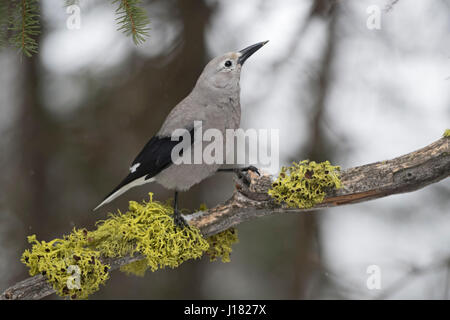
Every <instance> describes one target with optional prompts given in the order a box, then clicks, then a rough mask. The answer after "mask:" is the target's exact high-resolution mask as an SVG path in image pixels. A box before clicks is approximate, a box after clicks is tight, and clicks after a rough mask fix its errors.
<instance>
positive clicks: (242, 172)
mask: <svg viewBox="0 0 450 320" xmlns="http://www.w3.org/2000/svg"><path fill="white" fill-rule="evenodd" d="M247 171H251V172H254V173H257V174H258V176H261V174H260V173H259V170H258V168H256V167H254V166H248V167H244V168H236V169H234V172H235V173H236V175H237V176H238V178H239V179H240V180H242V182H244V184H245V185H246V186H247V187H249V186H250V184H251V183H252V180H251V178H250V177H249V176H248V174H247V173H246V172H247Z"/></svg>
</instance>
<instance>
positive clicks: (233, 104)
mask: <svg viewBox="0 0 450 320" xmlns="http://www.w3.org/2000/svg"><path fill="white" fill-rule="evenodd" d="M267 42H268V41H264V42H259V43H256V44H254V45H252V46H249V47H247V48H245V49H243V50H241V51H238V52H229V53H226V54H224V55H222V56H219V57H216V58H214V59H212V60H211V61H210V62H209V63H208V64H207V65H206V67H205V68H204V70H203V72H202V74H201V75H200V77H199V78H198V80H197V83H196V85H195V87H194V89H193V90H192V91H191V93H190V94H189V95H188V96H187V97H186V98H184V99H183V100H182V101H181V102H180V103H178V104H177V105H176V106H175V108H173V109H172V111H171V112H170V113H169V115H168V116H167V118H166V120H165V121H164V123H163V125H162V127H161V129H160V130H159V131H158V133H157V134H156V135H155V136H154V137H152V138H151V139H150V141H148V142H147V144H146V145H145V146H144V148H143V149H142V151H141V152H140V153H139V154H138V156H137V157H136V159H134V161H133V162H132V164H131V167H130V173H129V174H128V175H127V176H126V177H125V179H123V180H122V182H121V183H120V184H119V185H118V186H117V187H116V188H114V190H113V191H111V193H110V194H108V195H107V196H106V197H105V199H104V200H103V201H102V203H100V204H99V205H98V206H97V207H96V208H95V209H94V210H96V209H98V208H100V207H101V206H103V205H105V204H107V203H109V202H111V201H112V200H114V199H115V198H117V197H118V196H120V195H122V194H123V193H124V192H126V191H128V190H129V189H131V188H133V187H135V186H139V185H142V184H145V183H149V182H158V183H159V184H161V185H162V186H164V187H165V188H167V189H169V190H174V191H175V197H174V198H175V199H174V221H175V223H176V224H177V225H179V226H185V225H186V222H185V221H184V219H183V218H182V217H181V214H180V212H179V211H178V192H179V191H186V190H188V189H189V188H191V187H192V186H193V185H195V184H197V183H199V182H200V181H202V180H204V179H206V178H208V177H209V176H211V175H212V174H214V173H215V172H217V171H234V172H239V171H241V170H252V171H256V172H257V169H256V168H255V167H252V166H250V167H246V168H232V169H220V167H221V166H222V165H220V164H215V163H213V164H206V163H201V164H186V163H181V164H174V163H173V159H172V156H171V155H172V150H173V149H174V147H175V146H176V145H177V144H179V143H180V141H172V139H171V136H172V133H173V132H174V130H177V129H186V130H187V131H189V132H190V133H191V137H192V136H194V134H193V132H194V121H201V123H202V129H203V131H205V130H207V129H210V128H214V129H217V130H219V131H220V132H221V133H222V136H223V137H224V141H223V143H224V145H225V143H226V141H225V137H226V135H225V130H226V129H237V128H239V126H240V120H241V105H240V86H239V79H240V75H241V67H242V65H243V64H244V62H245V61H246V60H247V59H248V58H249V57H250V56H251V55H252V54H253V53H255V52H256V51H257V50H259V49H260V48H261V47H262V46H264V45H265V44H266V43H267ZM191 143H192V144H193V145H195V144H197V143H200V144H202V143H203V142H202V141H193V140H192V141H191ZM191 149H192V150H191V152H192V153H193V149H194V148H191ZM224 150H225V149H224ZM224 157H225V155H224Z"/></svg>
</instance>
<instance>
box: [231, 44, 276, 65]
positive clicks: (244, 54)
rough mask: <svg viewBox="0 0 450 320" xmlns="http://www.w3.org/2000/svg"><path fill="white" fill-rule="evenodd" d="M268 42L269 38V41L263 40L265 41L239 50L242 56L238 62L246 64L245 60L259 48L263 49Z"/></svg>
mask: <svg viewBox="0 0 450 320" xmlns="http://www.w3.org/2000/svg"><path fill="white" fill-rule="evenodd" d="M267 42H269V40H267V41H263V42H258V43H255V44H254V45H251V46H249V47H247V48H245V49H242V50H241V51H239V53H240V54H241V56H240V57H239V59H238V64H240V65H241V66H242V65H243V64H244V62H245V60H247V59H248V58H250V56H251V55H252V54H254V53H255V52H256V51H258V50H259V49H261V48H262V47H263V46H264V45H265V44H266V43H267Z"/></svg>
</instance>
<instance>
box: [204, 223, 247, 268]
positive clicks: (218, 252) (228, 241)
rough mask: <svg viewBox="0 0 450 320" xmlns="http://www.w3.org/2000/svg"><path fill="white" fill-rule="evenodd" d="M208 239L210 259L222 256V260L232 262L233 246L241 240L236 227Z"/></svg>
mask: <svg viewBox="0 0 450 320" xmlns="http://www.w3.org/2000/svg"><path fill="white" fill-rule="evenodd" d="M207 240H208V243H209V249H208V251H207V252H206V254H207V255H208V256H209V259H210V261H215V260H217V258H218V257H220V258H222V262H230V253H231V251H232V249H231V246H232V245H233V244H235V243H237V242H239V239H238V235H237V230H236V229H235V228H230V229H227V230H225V231H222V232H220V233H218V234H215V235H213V236H211V237H209V238H208V239H207Z"/></svg>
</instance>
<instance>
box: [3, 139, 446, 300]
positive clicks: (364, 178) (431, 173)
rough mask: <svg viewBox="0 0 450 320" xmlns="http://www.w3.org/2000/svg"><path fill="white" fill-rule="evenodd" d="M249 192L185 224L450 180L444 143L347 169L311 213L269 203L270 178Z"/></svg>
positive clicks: (213, 225)
mask: <svg viewBox="0 0 450 320" xmlns="http://www.w3.org/2000/svg"><path fill="white" fill-rule="evenodd" d="M249 174H250V175H251V178H252V183H251V184H250V187H247V186H245V185H244V184H242V183H241V182H240V181H237V184H236V191H235V192H234V194H233V196H232V197H231V198H230V199H229V200H228V201H226V202H225V203H223V204H220V205H218V206H216V207H214V208H212V209H210V210H208V211H206V212H197V213H195V214H193V215H191V216H189V217H187V220H188V221H189V224H190V225H193V226H196V227H197V228H199V229H200V230H201V232H202V233H203V235H205V236H211V235H214V234H216V233H219V232H221V231H223V230H226V229H228V228H230V227H233V226H236V225H238V224H240V223H242V222H245V221H249V220H251V219H255V218H259V217H264V216H269V215H274V214H279V213H301V212H305V211H311V210H314V209H318V208H325V207H335V206H341V205H345V204H353V203H358V202H363V201H368V200H373V199H377V198H382V197H386V196H389V195H393V194H398V193H406V192H411V191H415V190H418V189H421V188H423V187H425V186H427V185H429V184H432V183H435V182H438V181H440V180H443V179H445V178H447V177H448V176H449V175H450V138H441V139H439V140H438V141H436V142H434V143H432V144H430V145H428V146H426V147H424V148H422V149H419V150H417V151H414V152H411V153H408V154H406V155H403V156H401V157H398V158H395V159H392V160H387V161H380V162H376V163H372V164H367V165H363V166H359V167H354V168H349V169H346V170H344V171H342V173H341V181H342V186H343V187H342V188H341V189H339V190H334V191H331V192H330V193H329V194H328V195H327V196H326V197H325V199H324V201H323V202H322V203H320V204H319V205H317V206H316V207H314V208H310V209H299V208H287V207H286V206H283V205H279V204H277V203H275V202H274V201H273V200H272V199H271V198H270V196H269V195H268V194H267V191H268V190H269V188H270V187H271V184H272V179H273V177H271V176H269V175H263V176H261V177H259V176H257V175H256V174H253V173H251V172H249ZM140 259H142V257H141V256H134V257H123V258H120V259H105V260H104V262H105V263H108V264H110V265H111V269H110V270H115V269H118V268H119V267H120V266H123V265H126V264H128V263H130V262H133V261H137V260H140ZM52 293H54V291H53V289H52V288H51V286H50V285H49V284H48V283H47V282H46V281H45V278H44V277H43V276H41V275H39V276H35V277H31V278H28V279H26V280H23V281H21V282H19V283H17V284H15V285H13V286H12V287H10V288H8V289H6V290H5V292H4V293H2V295H1V296H0V300H1V299H6V300H8V299H41V298H43V297H46V296H48V295H50V294H52Z"/></svg>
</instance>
